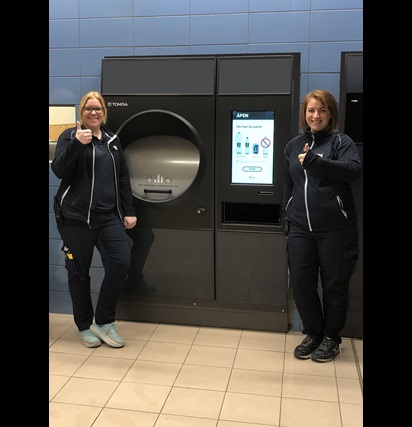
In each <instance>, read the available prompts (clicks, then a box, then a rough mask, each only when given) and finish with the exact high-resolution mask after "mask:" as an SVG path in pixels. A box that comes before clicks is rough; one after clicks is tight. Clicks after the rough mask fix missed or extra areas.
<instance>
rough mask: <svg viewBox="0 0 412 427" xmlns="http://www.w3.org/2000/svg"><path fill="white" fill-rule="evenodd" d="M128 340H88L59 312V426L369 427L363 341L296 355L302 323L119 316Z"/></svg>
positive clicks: (52, 412)
mask: <svg viewBox="0 0 412 427" xmlns="http://www.w3.org/2000/svg"><path fill="white" fill-rule="evenodd" d="M117 325H118V329H119V333H120V335H121V336H123V338H124V339H125V340H126V345H125V346H124V347H123V348H120V349H118V348H111V347H108V346H107V345H106V344H102V346H101V347H98V348H94V349H88V348H85V347H83V346H82V345H81V344H80V341H79V339H78V337H77V328H76V327H75V325H74V323H73V318H72V316H71V315H64V314H50V315H49V427H91V426H93V427H268V426H269V427H362V426H363V340H361V339H354V338H344V339H343V343H342V345H341V354H340V355H338V356H337V357H336V358H335V360H334V361H332V362H328V363H317V362H313V361H312V360H310V359H309V360H299V359H296V358H295V357H293V354H292V351H293V349H294V347H295V346H296V345H297V344H299V343H300V342H301V340H302V339H303V335H302V334H301V333H300V332H293V331H291V332H288V333H286V334H285V333H276V332H259V331H249V330H237V329H224V328H209V327H203V326H202V327H197V326H180V325H167V324H155V323H139V322H127V321H118V322H117Z"/></svg>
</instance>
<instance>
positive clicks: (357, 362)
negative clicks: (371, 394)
mask: <svg viewBox="0 0 412 427" xmlns="http://www.w3.org/2000/svg"><path fill="white" fill-rule="evenodd" d="M350 341H351V345H352V350H353V354H354V355H355V365H356V370H357V372H358V379H359V385H360V388H361V393H362V397H363V377H362V372H361V369H360V363H359V357H358V353H357V351H356V346H355V341H354V339H353V338H351V339H350Z"/></svg>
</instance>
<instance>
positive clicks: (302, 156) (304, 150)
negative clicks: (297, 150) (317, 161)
mask: <svg viewBox="0 0 412 427" xmlns="http://www.w3.org/2000/svg"><path fill="white" fill-rule="evenodd" d="M308 151H309V144H308V143H306V144H305V146H304V147H303V151H302V153H301V154H299V155H298V159H299V163H300V164H301V165H302V166H303V162H304V160H305V157H306V153H307V152H308Z"/></svg>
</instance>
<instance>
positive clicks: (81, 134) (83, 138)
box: [76, 120, 93, 145]
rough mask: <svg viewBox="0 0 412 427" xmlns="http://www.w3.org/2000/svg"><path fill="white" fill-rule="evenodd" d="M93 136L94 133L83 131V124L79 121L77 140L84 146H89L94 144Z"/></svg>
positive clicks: (87, 130)
mask: <svg viewBox="0 0 412 427" xmlns="http://www.w3.org/2000/svg"><path fill="white" fill-rule="evenodd" d="M92 136H93V134H92V131H91V130H90V129H82V125H81V123H80V122H79V121H78V120H77V130H76V138H77V139H78V140H79V141H80V142H81V143H82V144H83V145H87V144H90V143H91V142H92Z"/></svg>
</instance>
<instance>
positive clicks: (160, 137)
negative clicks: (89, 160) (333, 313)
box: [102, 53, 300, 332]
mask: <svg viewBox="0 0 412 427" xmlns="http://www.w3.org/2000/svg"><path fill="white" fill-rule="evenodd" d="M299 64H300V55H299V54H298V53H292V54H279V55H278V54H268V55H190V56H144V57H138V56H133V57H105V58H103V60H102V94H103V96H104V97H105V100H106V102H107V107H108V122H107V125H108V127H109V128H110V130H112V131H113V132H116V133H117V134H118V136H119V137H120V140H121V142H122V147H123V150H124V154H125V158H126V162H127V164H128V168H129V171H130V179H131V185H132V191H133V198H134V204H135V207H136V211H137V217H138V223H137V226H136V227H135V228H134V229H133V230H131V231H129V232H128V234H129V237H130V245H131V253H132V265H131V269H130V272H129V277H128V278H127V280H126V282H125V284H124V288H123V292H122V295H121V297H120V300H119V303H118V308H117V316H118V318H119V319H125V320H135V321H149V322H162V323H177V324H194V325H207V326H216V327H219V326H221V327H234V328H244V329H260V330H268V331H282V332H285V331H287V330H288V325H289V319H288V302H287V294H288V280H287V261H286V248H285V237H284V235H283V233H282V230H281V227H280V206H281V203H282V185H283V182H282V175H283V173H282V153H283V147H284V145H285V144H286V142H287V141H288V140H289V139H291V137H292V135H294V134H296V132H297V131H298V129H297V126H298V109H299V92H298V88H299Z"/></svg>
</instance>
